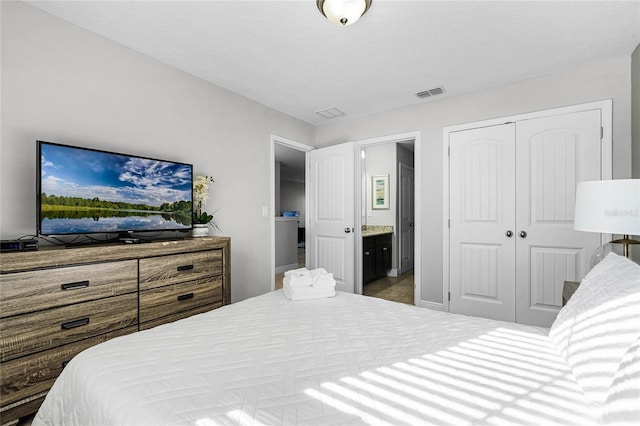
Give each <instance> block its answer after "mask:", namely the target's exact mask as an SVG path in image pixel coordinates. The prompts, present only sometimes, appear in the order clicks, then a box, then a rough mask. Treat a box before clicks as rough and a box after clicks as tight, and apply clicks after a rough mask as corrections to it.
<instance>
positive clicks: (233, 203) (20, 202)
mask: <svg viewBox="0 0 640 426" xmlns="http://www.w3.org/2000/svg"><path fill="white" fill-rule="evenodd" d="M0 7H1V8H2V17H1V19H2V30H1V31H2V49H1V51H2V113H1V120H2V130H1V133H0V137H1V139H0V157H1V159H0V165H1V171H0V181H1V186H0V194H1V196H0V200H1V202H2V205H1V206H0V221H1V223H0V235H1V238H3V239H7V238H15V237H18V236H21V235H25V234H34V233H35V224H36V204H35V200H36V196H35V186H36V184H35V175H36V172H35V167H36V158H35V156H36V152H35V147H36V144H35V141H36V139H43V140H47V141H52V142H59V143H66V144H74V145H80V146H85V147H91V148H99V149H104V150H110V151H117V152H125V153H130V154H137V155H142V156H152V157H155V158H162V159H167V160H174V161H181V162H186V163H193V164H194V172H195V173H196V174H204V175H210V176H214V177H215V179H216V182H215V183H214V184H213V185H212V186H211V193H210V201H209V203H208V205H207V211H212V210H215V209H218V208H220V211H219V212H218V213H216V215H215V219H216V221H217V223H218V224H219V225H220V226H221V227H222V229H223V230H224V231H225V234H226V235H228V236H230V237H231V239H232V241H231V247H232V256H231V259H232V261H231V270H232V275H231V276H232V300H233V301H238V300H241V299H245V298H247V297H250V296H254V295H258V294H262V293H266V292H268V291H269V289H270V285H271V280H270V270H271V265H270V256H269V253H270V250H271V248H270V243H269V242H270V222H269V221H270V220H272V219H270V218H263V217H262V214H261V213H262V206H269V205H270V200H269V194H270V189H269V188H270V186H269V185H270V182H269V179H264V178H262V177H265V176H269V169H270V161H269V155H270V154H269V152H270V136H271V134H272V133H273V134H278V135H281V136H283V137H286V138H290V139H292V140H296V141H300V142H302V143H307V144H311V143H312V141H313V132H314V128H313V127H312V126H310V125H308V124H306V123H304V122H302V121H299V120H295V119H293V118H291V117H289V116H286V115H284V114H281V113H279V112H277V111H274V110H272V109H269V108H267V107H265V106H263V105H261V104H258V103H256V102H254V101H251V100H249V99H247V98H244V97H242V96H239V95H237V94H234V93H232V92H230V91H227V90H225V89H222V88H220V87H217V86H214V85H212V84H209V83H206V82H204V81H202V80H200V79H198V78H196V77H194V76H192V75H190V74H187V73H185V72H182V71H179V70H177V69H175V68H172V67H170V66H168V65H165V64H163V63H161V62H159V61H156V60H154V59H152V58H150V57H147V56H144V55H142V54H140V53H138V52H136V51H134V50H131V49H129V48H126V47H123V46H122V45H120V44H117V43H115V42H112V41H109V40H107V39H105V38H103V37H100V36H98V35H96V34H93V33H91V32H88V31H86V30H84V29H82V28H80V27H77V26H75V25H72V24H70V23H68V22H65V21H63V20H60V19H58V18H56V17H53V16H51V15H49V14H47V13H45V12H42V11H40V10H39V9H36V8H33V7H32V6H29V5H27V4H25V3H22V2H4V1H3V2H1V6H0ZM247 123H251V125H247ZM247 153H251V154H250V155H247ZM247 266H250V267H247Z"/></svg>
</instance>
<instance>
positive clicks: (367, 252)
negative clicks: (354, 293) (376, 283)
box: [362, 233, 393, 284]
mask: <svg viewBox="0 0 640 426" xmlns="http://www.w3.org/2000/svg"><path fill="white" fill-rule="evenodd" d="M392 235H393V234H391V233H388V234H379V235H372V236H369V237H363V239H362V247H363V256H362V282H363V284H364V283H368V282H370V281H373V280H377V279H379V278H383V277H386V276H387V272H389V271H390V270H391V259H392V257H391V244H392V243H391V238H392Z"/></svg>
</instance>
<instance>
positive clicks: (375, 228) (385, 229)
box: [362, 225, 393, 238]
mask: <svg viewBox="0 0 640 426" xmlns="http://www.w3.org/2000/svg"><path fill="white" fill-rule="evenodd" d="M384 234H393V226H391V225H362V237H363V238H365V237H373V236H375V235H384Z"/></svg>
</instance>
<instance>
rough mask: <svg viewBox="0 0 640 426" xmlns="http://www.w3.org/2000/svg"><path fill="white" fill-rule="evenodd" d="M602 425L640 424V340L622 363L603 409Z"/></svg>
mask: <svg viewBox="0 0 640 426" xmlns="http://www.w3.org/2000/svg"><path fill="white" fill-rule="evenodd" d="M602 423H603V424H606V425H613V424H616V425H638V424H640V339H638V340H636V341H635V343H633V344H632V345H631V347H630V348H629V350H627V352H626V353H625V354H624V357H623V358H622V362H620V366H619V367H618V371H617V372H616V375H615V377H614V378H613V382H612V383H611V387H610V388H609V393H608V395H607V400H606V401H605V403H604V407H603V409H602Z"/></svg>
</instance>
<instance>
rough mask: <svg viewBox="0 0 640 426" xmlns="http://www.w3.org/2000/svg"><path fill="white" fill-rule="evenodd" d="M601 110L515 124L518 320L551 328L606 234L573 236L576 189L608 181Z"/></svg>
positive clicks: (579, 233)
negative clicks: (567, 288)
mask: <svg viewBox="0 0 640 426" xmlns="http://www.w3.org/2000/svg"><path fill="white" fill-rule="evenodd" d="M600 126H601V118H600V110H591V111H584V112H578V113H573V114H563V115H556V116H551V117H544V118H537V119H532V120H524V121H519V122H518V123H517V124H516V135H517V136H516V182H517V185H516V226H517V232H516V283H517V284H516V322H519V323H525V324H532V325H539V326H545V327H548V326H550V325H551V324H552V323H553V320H554V319H555V317H556V315H557V313H558V311H559V309H560V307H561V306H562V287H563V284H564V281H565V280H568V281H580V280H581V279H582V278H583V277H584V275H585V274H586V273H587V271H588V270H589V266H590V257H591V255H592V253H593V252H594V250H595V249H596V248H597V247H598V246H599V245H600V234H597V233H592V232H579V231H574V230H573V213H574V204H575V189H576V183H578V182H580V181H583V180H599V179H601V158H600V157H601V155H600V153H601V147H600V144H601V139H600V137H601V133H600Z"/></svg>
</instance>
